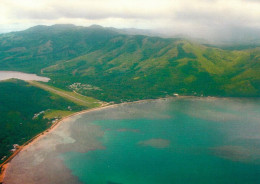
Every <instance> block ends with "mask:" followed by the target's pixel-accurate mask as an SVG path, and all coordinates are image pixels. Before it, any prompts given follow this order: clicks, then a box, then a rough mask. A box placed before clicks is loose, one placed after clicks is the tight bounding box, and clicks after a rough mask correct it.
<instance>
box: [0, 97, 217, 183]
mask: <svg viewBox="0 0 260 184" xmlns="http://www.w3.org/2000/svg"><path fill="white" fill-rule="evenodd" d="M192 97H194V96H178V97H166V98H157V99H145V100H138V101H133V102H123V103H119V104H108V103H103V104H102V105H101V106H100V107H96V108H91V109H86V110H82V111H79V112H75V113H73V114H71V115H68V116H66V117H63V118H61V119H60V120H58V121H56V122H55V123H54V124H52V125H51V126H50V127H49V128H48V129H46V130H44V131H43V132H41V133H39V134H37V135H36V136H34V137H33V138H31V139H30V140H28V141H26V142H25V143H24V144H23V145H21V146H19V148H18V149H17V150H16V151H15V152H14V153H13V154H12V155H11V156H9V158H8V159H7V160H5V161H4V162H3V163H2V164H0V169H1V170H0V184H2V182H3V181H4V178H5V173H6V170H7V167H8V165H9V164H10V162H11V160H12V159H13V158H14V157H15V156H16V155H18V154H19V153H20V152H21V151H22V150H25V149H26V148H28V147H29V146H30V145H32V144H33V143H35V142H36V141H37V140H38V139H40V138H42V137H43V136H45V135H47V134H48V133H50V132H52V131H53V130H55V128H57V127H58V126H59V125H60V124H61V123H62V122H64V121H66V120H68V119H69V118H71V117H74V116H77V115H80V114H85V113H88V112H92V111H97V110H102V109H106V108H111V107H117V106H120V105H124V104H135V103H141V102H149V101H155V100H166V99H171V98H192ZM199 98H216V97H199Z"/></svg>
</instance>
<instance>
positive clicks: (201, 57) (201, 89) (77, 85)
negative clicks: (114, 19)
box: [0, 25, 260, 102]
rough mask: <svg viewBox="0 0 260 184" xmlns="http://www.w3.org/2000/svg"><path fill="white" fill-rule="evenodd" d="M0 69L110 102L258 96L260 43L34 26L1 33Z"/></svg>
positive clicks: (67, 26)
mask: <svg viewBox="0 0 260 184" xmlns="http://www.w3.org/2000/svg"><path fill="white" fill-rule="evenodd" d="M0 52H1V54H0V68H1V70H19V71H26V72H34V73H38V74H42V75H46V76H48V77H50V78H51V79H52V80H51V81H50V82H49V83H50V84H51V85H54V86H56V87H60V88H63V89H70V90H74V91H77V92H78V93H81V94H84V95H87V96H92V97H95V98H98V99H100V100H105V101H116V102H120V101H129V100H138V99H146V98H157V97H163V96H166V95H172V94H173V93H180V94H183V95H199V96H201V95H204V96H205V95H206V96H208V95H210V96H239V97H240V96H243V97H246V96H247V97H249V96H250V97H255V96H260V74H259V71H260V48H259V47H248V49H239V50H232V49H230V48H229V49H226V50H225V49H220V48H216V47H212V46H206V45H201V44H199V43H195V42H191V41H188V40H185V39H179V38H178V39H173V38H169V39H166V38H159V37H148V36H139V35H124V34H122V33H118V32H117V31H116V30H112V29H106V28H102V27H99V26H92V27H87V28H86V27H77V26H73V25H54V26H36V27H33V28H30V29H28V30H25V31H21V32H13V33H8V34H2V35H0Z"/></svg>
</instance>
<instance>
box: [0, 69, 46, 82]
mask: <svg viewBox="0 0 260 184" xmlns="http://www.w3.org/2000/svg"><path fill="white" fill-rule="evenodd" d="M12 78H14V79H20V80H25V81H26V80H35V81H42V82H48V81H49V80H50V79H49V78H47V77H41V76H37V75H35V74H28V73H22V72H15V71H0V81H2V80H7V79H12Z"/></svg>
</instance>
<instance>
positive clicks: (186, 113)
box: [5, 98, 260, 184]
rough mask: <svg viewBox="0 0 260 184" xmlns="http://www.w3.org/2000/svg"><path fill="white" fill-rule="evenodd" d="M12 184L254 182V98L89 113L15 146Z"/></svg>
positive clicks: (259, 156)
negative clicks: (17, 151)
mask: <svg viewBox="0 0 260 184" xmlns="http://www.w3.org/2000/svg"><path fill="white" fill-rule="evenodd" d="M6 174H7V175H6V178H5V182H6V183H7V184H9V183H10V184H11V183H12V184H16V183H27V184H29V183H37V184H38V183H39V184H41V183H90V184H91V183H94V184H95V183H98V184H99V183H110V184H112V183H124V184H134V183H138V184H144V183H149V184H158V183H165V184H167V183H169V184H170V183H176V184H183V183H189V184H197V183H198V184H203V183H205V184H206V183H207V184H208V183H211V184H219V183H221V184H230V183H236V184H240V183H241V184H242V183H243V184H244V183H248V184H257V183H260V99H227V98H223V99H218V98H174V99H167V100H155V101H148V102H143V103H135V104H127V105H119V106H118V107H113V108H107V109H104V110H99V111H93V112H89V113H86V114H83V115H80V116H76V117H74V118H72V119H70V120H67V121H66V122H64V123H62V124H61V125H60V126H59V127H57V128H56V129H55V130H54V131H52V132H51V133H50V134H48V135H47V136H45V137H43V138H41V139H40V140H39V141H37V142H36V143H35V144H33V145H32V146H30V147H29V148H28V149H26V150H24V151H22V152H21V153H20V154H19V155H18V156H17V157H15V158H14V159H13V161H12V162H11V166H10V167H9V168H8V170H7V173H6Z"/></svg>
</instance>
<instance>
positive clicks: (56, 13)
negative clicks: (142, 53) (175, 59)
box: [0, 0, 260, 42]
mask: <svg viewBox="0 0 260 184" xmlns="http://www.w3.org/2000/svg"><path fill="white" fill-rule="evenodd" d="M0 5H1V6H0V10H1V12H2V16H1V18H0V33H6V32H12V31H20V30H24V29H27V28H29V27H32V26H36V25H53V24H74V25H77V26H90V25H93V24H97V25H101V26H103V27H114V28H119V29H122V28H136V29H145V30H152V31H153V32H155V33H158V34H161V35H165V36H175V35H185V36H189V37H192V38H200V39H206V40H209V41H213V42H216V41H220V40H221V41H234V40H236V41H238V42H239V41H241V42H243V41H244V40H247V41H255V40H256V39H257V40H259V39H260V36H259V35H260V22H259V20H260V11H259V9H260V1H258V0H246V1H243V0H230V1H228V2H227V1H223V0H193V1H192V2H191V1H188V0H182V1H181V0H176V1H174V2H173V1H171V0H161V1H156V0H149V1H148V0H138V1H137V0H131V1H129V0H124V1H119V0H112V1H109V2H108V1H105V0H98V1H95V2H93V1H90V0H84V1H79V0H76V1H72V0H65V1H62V3H61V1H58V0H54V1H51V0H39V1H32V0H24V1H19V0H2V1H1V2H0Z"/></svg>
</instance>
